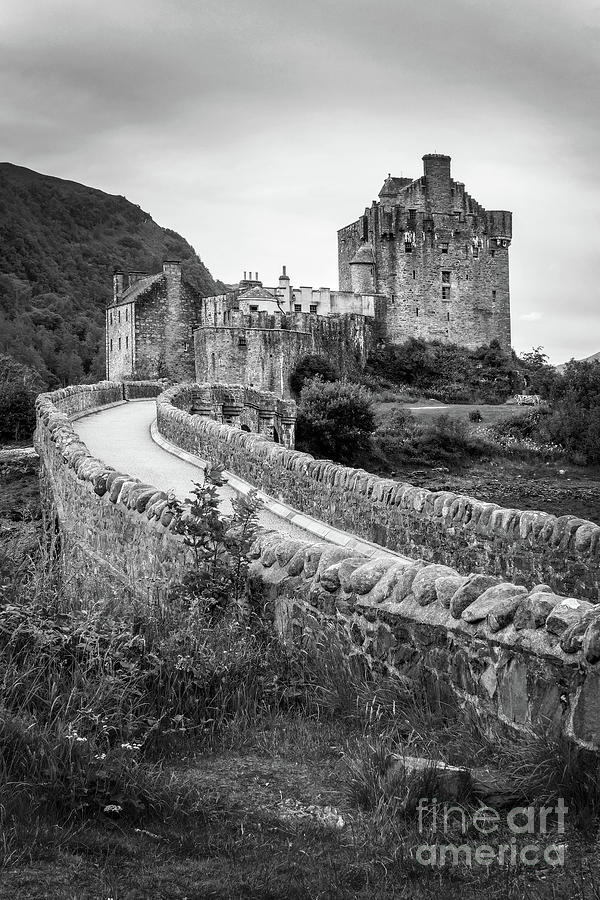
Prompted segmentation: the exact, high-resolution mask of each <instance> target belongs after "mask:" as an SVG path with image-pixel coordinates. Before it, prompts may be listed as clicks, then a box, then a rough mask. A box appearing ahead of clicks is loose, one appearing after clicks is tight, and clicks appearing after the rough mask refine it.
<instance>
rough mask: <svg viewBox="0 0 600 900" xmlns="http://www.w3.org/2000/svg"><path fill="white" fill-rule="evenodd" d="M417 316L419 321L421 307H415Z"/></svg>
mask: <svg viewBox="0 0 600 900" xmlns="http://www.w3.org/2000/svg"><path fill="white" fill-rule="evenodd" d="M415 315H416V317H417V319H418V318H419V307H418V306H417V307H415Z"/></svg>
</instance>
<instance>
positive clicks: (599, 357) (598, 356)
mask: <svg viewBox="0 0 600 900" xmlns="http://www.w3.org/2000/svg"><path fill="white" fill-rule="evenodd" d="M577 362H600V351H598V353H592V355H591V356H585V357H584V358H583V359H580V360H577ZM566 365H567V364H566V362H564V363H561V364H560V366H556V371H557V372H561V373H562V372H564V369H565V366H566Z"/></svg>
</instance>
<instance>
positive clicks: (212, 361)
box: [106, 154, 512, 398]
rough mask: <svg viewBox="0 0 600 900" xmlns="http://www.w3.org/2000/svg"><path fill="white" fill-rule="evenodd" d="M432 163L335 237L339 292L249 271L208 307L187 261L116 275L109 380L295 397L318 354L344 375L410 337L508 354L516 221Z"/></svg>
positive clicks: (390, 185)
mask: <svg viewBox="0 0 600 900" xmlns="http://www.w3.org/2000/svg"><path fill="white" fill-rule="evenodd" d="M423 163H424V174H423V175H422V176H421V177H420V178H417V179H416V180H412V179H410V178H393V177H392V176H388V178H387V179H386V180H385V182H384V184H383V187H382V188H381V191H380V192H379V200H378V201H373V203H372V205H371V206H370V207H368V208H367V209H365V212H364V214H363V215H362V216H361V217H360V218H359V219H357V220H356V221H355V222H353V223H352V224H351V225H348V226H346V227H345V228H342V229H341V230H340V231H339V232H338V261H339V279H340V290H338V291H335V290H330V289H329V288H324V287H321V288H312V287H307V286H301V287H294V286H293V285H292V284H291V280H290V278H289V276H288V275H287V273H286V269H285V266H284V267H283V272H282V274H281V275H280V276H279V280H278V284H277V285H275V286H273V287H265V286H264V285H263V283H262V282H261V281H260V280H259V278H258V273H254V276H255V277H254V278H252V273H251V272H244V277H243V278H242V279H241V280H240V282H239V284H238V285H237V287H236V288H235V289H233V290H231V291H229V292H228V293H226V294H222V295H220V296H216V297H204V298H202V297H200V296H199V295H198V294H196V293H195V292H194V291H193V290H192V288H191V287H190V286H189V285H187V284H186V283H185V282H184V281H183V279H182V275H181V266H180V265H179V263H178V262H176V261H167V262H165V263H164V265H163V271H162V272H160V273H158V274H155V275H148V274H146V273H143V272H132V273H130V274H129V276H126V275H125V274H124V273H122V272H116V273H115V275H114V284H113V288H114V290H113V300H112V303H111V304H110V305H109V306H108V308H107V311H106V374H107V378H109V379H112V380H122V379H126V378H130V377H132V376H136V377H146V378H157V377H158V378H161V377H165V378H169V379H171V380H174V381H190V380H196V381H198V382H209V381H211V382H215V381H217V382H229V383H237V384H245V385H247V386H249V387H253V388H255V389H258V390H267V391H272V392H274V393H275V394H277V395H278V396H280V397H284V398H287V397H289V395H290V388H289V376H290V374H291V372H292V370H293V368H294V366H295V364H296V362H297V361H298V360H299V359H300V358H302V357H303V356H305V355H306V354H309V353H318V354H322V355H326V356H327V357H328V358H329V359H330V360H331V361H332V362H334V363H335V364H336V365H337V368H338V370H339V371H340V372H341V373H345V372H347V371H349V370H351V369H353V368H356V367H362V366H363V365H364V364H365V362H366V359H367V357H368V355H369V352H370V351H371V350H372V349H374V348H375V347H377V346H380V345H381V344H382V343H385V342H391V343H402V342H403V341H405V340H406V339H407V338H409V337H411V336H414V337H420V338H424V339H427V340H441V341H446V342H452V343H457V344H462V345H464V346H467V347H470V348H474V347H477V346H480V345H482V344H488V343H490V341H492V340H497V341H498V342H499V343H500V345H501V346H502V347H504V348H506V349H509V348H510V296H509V277H508V248H509V246H510V242H511V236H512V216H511V213H510V212H507V211H505V210H492V211H490V210H485V209H484V208H483V207H482V206H480V205H479V204H478V203H477V202H476V201H475V200H473V198H472V197H470V195H469V194H467V193H466V191H465V188H464V185H463V184H462V183H460V182H457V181H454V180H453V179H452V178H451V175H450V157H449V156H442V155H439V154H428V155H426V156H424V157H423Z"/></svg>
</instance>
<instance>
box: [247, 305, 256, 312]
mask: <svg viewBox="0 0 600 900" xmlns="http://www.w3.org/2000/svg"><path fill="white" fill-rule="evenodd" d="M249 309H250V312H258V306H251V307H249Z"/></svg>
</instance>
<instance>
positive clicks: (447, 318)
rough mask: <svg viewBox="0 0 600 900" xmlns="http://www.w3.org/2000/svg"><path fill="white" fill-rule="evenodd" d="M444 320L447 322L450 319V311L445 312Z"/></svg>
mask: <svg viewBox="0 0 600 900" xmlns="http://www.w3.org/2000/svg"><path fill="white" fill-rule="evenodd" d="M446 321H447V322H449V321H450V313H446Z"/></svg>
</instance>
